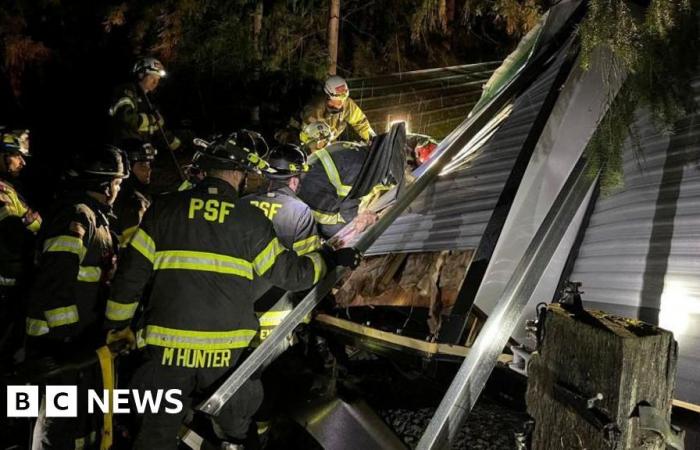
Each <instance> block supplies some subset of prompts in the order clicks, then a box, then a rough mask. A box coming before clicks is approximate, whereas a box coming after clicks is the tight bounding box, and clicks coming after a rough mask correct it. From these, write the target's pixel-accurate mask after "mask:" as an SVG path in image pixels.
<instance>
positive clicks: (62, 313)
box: [44, 305, 80, 328]
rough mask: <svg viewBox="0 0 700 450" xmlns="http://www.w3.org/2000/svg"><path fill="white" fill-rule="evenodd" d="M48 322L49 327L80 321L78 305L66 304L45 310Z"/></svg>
mask: <svg viewBox="0 0 700 450" xmlns="http://www.w3.org/2000/svg"><path fill="white" fill-rule="evenodd" d="M44 316H45V317H46V323H47V324H48V325H49V328H56V327H60V326H62V325H70V324H72V323H78V320H80V318H79V316H78V307H77V306H76V305H70V306H64V307H61V308H54V309H49V310H46V311H44Z"/></svg>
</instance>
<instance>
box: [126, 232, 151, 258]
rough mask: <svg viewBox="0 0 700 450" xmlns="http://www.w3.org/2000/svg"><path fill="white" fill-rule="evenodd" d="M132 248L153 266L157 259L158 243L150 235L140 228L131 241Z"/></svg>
mask: <svg viewBox="0 0 700 450" xmlns="http://www.w3.org/2000/svg"><path fill="white" fill-rule="evenodd" d="M131 246H132V247H134V249H136V250H137V251H138V252H139V253H141V254H142V255H143V256H144V257H145V258H146V259H147V260H149V261H150V262H151V264H153V261H154V260H155V259H156V243H155V242H153V239H152V238H151V237H150V236H149V235H148V233H146V232H145V231H143V229H141V228H139V229H138V230H137V231H136V234H134V237H133V238H132V239H131Z"/></svg>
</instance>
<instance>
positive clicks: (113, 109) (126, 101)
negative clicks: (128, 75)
mask: <svg viewBox="0 0 700 450" xmlns="http://www.w3.org/2000/svg"><path fill="white" fill-rule="evenodd" d="M122 106H130V107H131V108H133V109H136V105H135V104H134V101H133V100H132V99H131V98H129V97H122V98H120V99H119V101H117V103H115V104H114V106H112V107H111V108H109V115H110V116H114V115H115V114H116V113H117V111H119V108H121V107H122Z"/></svg>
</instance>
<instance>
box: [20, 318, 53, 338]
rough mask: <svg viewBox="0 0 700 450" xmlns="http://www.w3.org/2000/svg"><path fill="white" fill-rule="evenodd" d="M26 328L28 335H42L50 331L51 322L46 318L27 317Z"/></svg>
mask: <svg viewBox="0 0 700 450" xmlns="http://www.w3.org/2000/svg"><path fill="white" fill-rule="evenodd" d="M25 330H26V332H27V336H41V335H44V334H46V333H48V332H49V324H48V323H46V321H45V320H41V319H32V318H31V317H27V321H26V325H25Z"/></svg>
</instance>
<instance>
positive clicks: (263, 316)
mask: <svg viewBox="0 0 700 450" xmlns="http://www.w3.org/2000/svg"><path fill="white" fill-rule="evenodd" d="M290 312H292V311H291V310H286V311H267V312H264V313H256V314H257V316H258V321H259V322H260V326H261V327H276V326H277V325H279V324H280V323H282V319H284V318H285V317H287V316H288V315H289V313H290Z"/></svg>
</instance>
